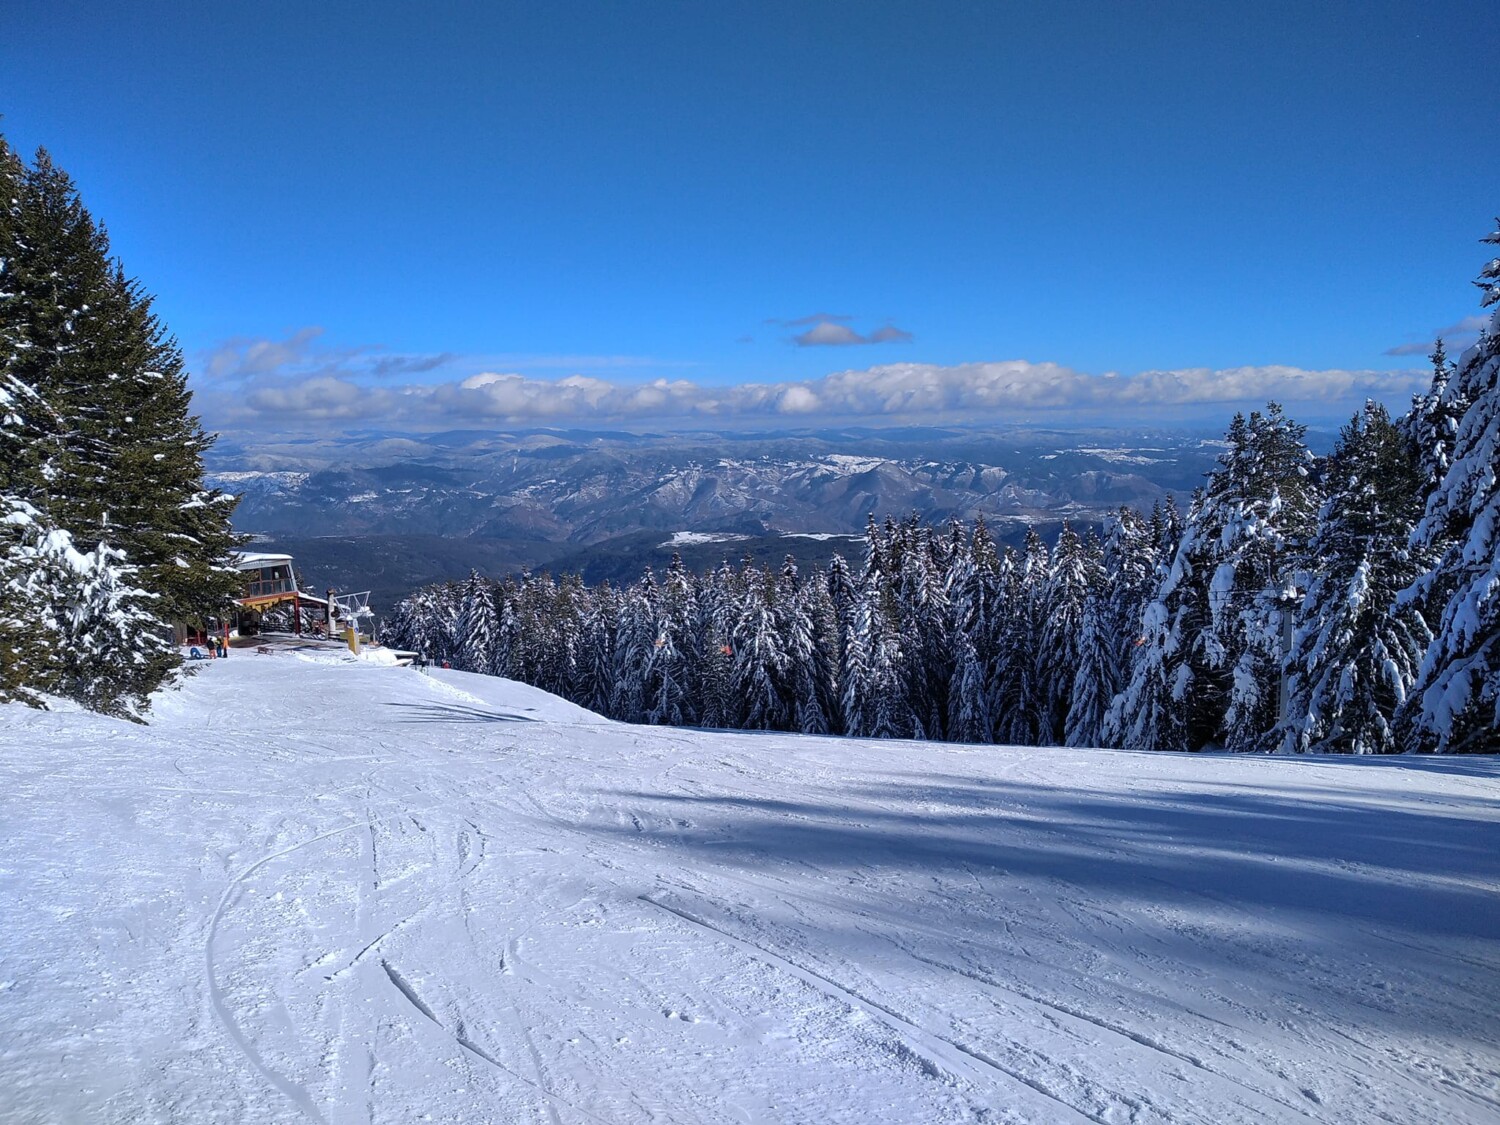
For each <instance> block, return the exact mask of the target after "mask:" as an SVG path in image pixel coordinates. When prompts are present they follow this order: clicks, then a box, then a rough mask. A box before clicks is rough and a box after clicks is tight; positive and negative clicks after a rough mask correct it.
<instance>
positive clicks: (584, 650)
mask: <svg viewBox="0 0 1500 1125" xmlns="http://www.w3.org/2000/svg"><path fill="white" fill-rule="evenodd" d="M619 623H620V597H619V592H618V591H617V590H616V589H615V588H614V587H613V586H611V585H610V584H609V583H608V582H606V583H604V585H602V586H601V587H600V588H599V589H597V590H595V591H594V592H593V597H592V598H591V599H590V603H589V607H588V610H587V612H586V613H585V614H584V618H583V625H582V629H581V632H582V636H581V640H580V646H579V647H580V651H579V667H580V677H579V684H580V687H579V694H578V695H577V696H575V697H574V698H575V699H576V700H577V702H579V703H581V704H582V705H583V706H585V707H587V708H588V709H589V710H591V711H596V712H598V713H599V714H601V715H609V714H610V713H611V712H610V706H611V704H612V702H613V698H614V677H615V668H616V657H615V641H616V634H617V632H618V630H619Z"/></svg>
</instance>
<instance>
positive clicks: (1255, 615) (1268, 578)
mask: <svg viewBox="0 0 1500 1125" xmlns="http://www.w3.org/2000/svg"><path fill="white" fill-rule="evenodd" d="M1304 432H1305V431H1304V428H1303V427H1301V426H1298V425H1296V424H1295V423H1293V422H1291V421H1290V420H1288V419H1287V418H1286V417H1285V416H1284V415H1283V414H1282V412H1281V408H1280V407H1279V406H1278V405H1277V404H1275V403H1271V404H1270V406H1269V407H1268V408H1267V411H1266V413H1265V414H1261V413H1259V412H1252V413H1251V415H1250V417H1249V418H1248V419H1246V418H1245V417H1244V416H1243V415H1239V414H1236V415H1235V417H1234V419H1233V421H1232V422H1231V423H1230V427H1229V432H1228V434H1227V438H1228V446H1229V448H1228V449H1227V450H1226V451H1225V453H1224V455H1223V456H1222V457H1221V458H1220V460H1219V466H1218V468H1216V469H1215V470H1214V472H1213V473H1211V474H1210V475H1209V479H1208V483H1207V485H1206V486H1205V487H1204V488H1203V489H1201V490H1200V491H1199V492H1198V493H1196V494H1195V496H1194V499H1193V505H1192V508H1191V509H1190V510H1189V513H1188V517H1187V520H1186V523H1185V525H1184V527H1183V529H1182V532H1181V536H1180V538H1179V540H1178V544H1177V549H1176V552H1175V555H1174V558H1173V560H1172V564H1171V566H1170V568H1168V569H1167V571H1166V573H1165V574H1164V576H1163V578H1162V580H1161V582H1160V583H1159V585H1158V587H1157V591H1156V596H1155V598H1154V600H1153V601H1152V603H1151V605H1149V606H1148V607H1147V609H1146V611H1145V613H1144V614H1143V618H1142V635H1141V638H1140V641H1139V645H1138V648H1137V652H1136V658H1135V660H1134V661H1133V664H1132V669H1131V680H1130V684H1129V686H1128V687H1127V689H1126V691H1125V692H1124V693H1122V695H1121V697H1120V698H1119V699H1117V700H1116V702H1115V704H1114V705H1113V706H1112V708H1111V718H1110V719H1109V720H1108V721H1107V723H1106V727H1107V728H1108V729H1109V730H1110V731H1116V730H1117V731H1119V732H1120V734H1121V735H1122V739H1121V741H1122V744H1123V745H1125V746H1127V747H1130V748H1133V749H1160V750H1196V749H1201V748H1203V747H1205V746H1228V747H1230V748H1231V749H1250V748H1252V747H1256V746H1259V745H1263V744H1264V742H1265V740H1266V739H1267V738H1268V736H1269V734H1270V732H1271V731H1272V730H1273V728H1274V727H1275V725H1276V722H1277V719H1278V714H1277V705H1278V702H1279V690H1280V673H1281V667H1282V661H1283V655H1284V654H1283V651H1282V649H1283V633H1284V627H1285V625H1286V624H1289V620H1290V614H1291V612H1292V609H1293V606H1294V605H1295V601H1296V597H1297V591H1296V588H1295V584H1294V577H1295V570H1296V567H1295V563H1296V561H1297V558H1298V557H1299V553H1300V548H1301V544H1302V543H1303V542H1304V541H1305V538H1306V536H1307V535H1308V534H1310V532H1311V530H1312V525H1313V523H1314V519H1315V513H1316V495H1315V493H1314V491H1313V488H1312V485H1311V482H1310V476H1309V463H1310V461H1311V455H1310V454H1309V453H1308V451H1307V447H1306V446H1305V445H1303V443H1302V436H1303V433H1304Z"/></svg>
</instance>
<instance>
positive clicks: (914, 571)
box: [895, 521, 954, 739]
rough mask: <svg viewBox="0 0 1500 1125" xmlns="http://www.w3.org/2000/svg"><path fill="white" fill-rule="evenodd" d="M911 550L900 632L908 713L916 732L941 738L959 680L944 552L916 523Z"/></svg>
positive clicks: (902, 584) (905, 562) (902, 586)
mask: <svg viewBox="0 0 1500 1125" xmlns="http://www.w3.org/2000/svg"><path fill="white" fill-rule="evenodd" d="M903 532H904V538H905V540H906V544H907V545H906V549H905V550H904V551H903V552H902V554H901V564H900V565H901V572H900V577H899V580H898V582H897V583H896V590H895V597H896V606H897V613H898V614H899V617H898V624H897V628H898V629H899V630H900V635H901V636H902V637H904V638H906V643H905V644H904V645H903V646H902V648H903V650H904V652H905V654H906V661H905V679H906V690H907V704H906V709H907V710H908V711H909V712H910V713H911V715H912V726H913V734H914V735H915V736H916V737H918V738H933V739H941V738H943V737H944V730H945V728H946V726H947V719H948V689H949V684H950V683H951V681H952V679H953V667H954V662H953V645H952V638H951V637H950V636H949V634H948V625H949V613H948V590H947V585H946V583H945V582H944V580H943V573H942V569H941V560H940V559H939V557H938V554H939V548H938V545H937V544H936V543H935V542H934V540H933V537H932V535H931V533H930V532H929V531H928V529H927V528H925V527H922V526H921V525H920V524H919V523H917V522H916V521H912V522H911V523H910V524H909V525H908V526H907V527H906V528H904V529H903Z"/></svg>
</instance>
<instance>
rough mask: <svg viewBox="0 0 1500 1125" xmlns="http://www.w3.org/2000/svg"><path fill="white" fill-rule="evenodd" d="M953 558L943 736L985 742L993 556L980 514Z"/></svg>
mask: <svg viewBox="0 0 1500 1125" xmlns="http://www.w3.org/2000/svg"><path fill="white" fill-rule="evenodd" d="M953 558H954V563H953V569H952V572H951V574H950V576H949V587H950V591H951V592H950V595H949V611H950V613H951V614H952V617H953V625H952V627H951V630H950V633H951V635H952V636H953V637H954V639H955V646H956V649H957V652H956V654H955V659H954V666H955V672H954V677H955V679H954V684H953V686H952V688H951V689H950V691H949V694H948V737H949V738H952V739H954V740H956V741H958V742H989V741H991V739H992V738H993V737H994V717H993V715H992V714H991V711H990V697H991V687H992V685H991V679H992V675H993V665H994V650H995V629H996V612H997V611H996V602H997V599H998V596H999V592H998V585H997V571H998V567H999V557H998V556H997V555H996V553H995V542H994V540H993V539H992V538H991V537H990V533H989V528H988V527H986V526H985V522H984V517H983V516H979V517H977V518H976V519H975V521H974V531H973V533H972V535H971V536H970V537H969V540H968V542H967V544H966V545H965V546H964V547H963V549H961V550H958V551H956V552H955V553H954V556H953Z"/></svg>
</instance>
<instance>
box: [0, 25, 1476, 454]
mask: <svg viewBox="0 0 1500 1125" xmlns="http://www.w3.org/2000/svg"><path fill="white" fill-rule="evenodd" d="M1497 54H1500V9H1497V8H1496V6H1495V5H1494V4H1493V3H1492V2H1489V0H1473V2H1468V3H1423V4H1413V3H1410V2H1399V3H1398V2H1383V0H1364V2H1361V3H1326V4H1306V3H1296V4H1281V3H1261V4H1254V5H1228V4H1220V3H1204V2H1197V3H1182V4H1178V3H1149V4H1119V3H1113V2H1099V3H1069V2H1051V3H1045V4H1044V3H1032V4H1016V3H1002V2H1000V0H991V2H984V3H923V4H915V3H910V4H892V3H868V2H867V3H818V2H812V0H807V2H802V3H789V4H776V3H763V4H726V3H713V2H702V3H635V4H620V3H604V2H600V3H581V4H580V3H570V2H567V0H551V2H546V3H492V4H450V3H431V4H423V5H415V4H395V3H391V4H378V3H367V4H341V3H318V4H306V3H297V4H280V3H260V4H255V5H233V6H231V5H226V4H219V3H172V2H166V0H163V2H159V3H152V4H144V5H126V4H118V3H108V4H106V3H88V2H81V3H72V4H58V3H56V2H55V0H46V2H39V0H9V2H8V3H7V4H5V5H4V6H3V8H0V113H3V115H4V119H3V121H0V130H3V131H4V132H5V134H6V135H7V137H8V138H9V139H10V141H11V143H12V144H13V145H14V146H15V147H17V148H19V149H21V150H23V151H27V150H30V149H31V148H33V147H35V146H36V145H39V144H44V145H46V146H47V147H49V148H50V149H51V150H52V151H53V153H54V155H55V157H56V158H57V159H58V161H59V162H60V163H61V164H62V165H63V166H64V167H65V168H67V169H68V170H69V171H70V172H72V174H73V175H74V176H75V178H76V179H77V180H78V182H79V184H80V187H81V189H82V191H83V193H84V198H85V201H86V203H87V204H88V205H89V207H90V208H91V210H92V211H93V212H94V213H95V214H96V215H97V216H99V217H100V218H102V219H103V220H104V221H105V222H106V224H107V225H108V227H109V229H110V232H111V235H112V238H113V240H114V246H115V249H116V251H117V252H118V253H119V254H120V255H121V257H122V258H123V259H124V261H125V264H126V266H127V268H128V269H129V270H130V271H131V272H132V273H135V274H137V275H138V276H140V277H141V278H142V280H143V281H144V282H145V284H146V286H147V288H148V289H149V290H151V291H153V292H155V293H156V294H157V295H158V300H159V309H160V312H161V314H162V316H163V317H164V319H165V320H166V322H167V323H168V324H169V326H170V327H171V328H172V330H173V331H175V332H176V333H177V335H178V336H179V337H180V339H181V341H182V343H183V345H184V347H185V348H186V350H187V351H188V353H189V355H190V357H191V358H192V361H193V366H194V369H195V373H196V375H197V376H198V377H199V386H200V387H201V388H202V390H203V398H202V402H203V404H204V409H205V411H206V413H207V414H208V419H209V421H210V422H211V423H214V424H246V425H248V424H251V423H253V422H256V421H261V422H267V421H271V422H275V423H276V424H289V423H294V422H304V423H307V424H309V425H315V426H318V425H330V426H332V425H337V424H340V423H349V424H353V423H355V422H361V423H370V422H382V421H391V422H397V421H401V420H402V419H403V418H404V419H405V420H407V421H412V422H413V423H414V424H416V423H419V422H420V423H421V424H433V425H435V424H446V423H447V422H448V421H450V420H451V419H453V418H471V419H473V418H477V419H481V420H485V421H493V422H495V424H502V423H508V422H514V421H517V420H531V421H546V422H567V421H572V420H577V419H589V418H603V417H606V416H612V417H627V418H628V417H637V418H646V417H649V416H652V412H653V411H655V412H656V413H658V414H660V415H662V416H665V417H672V416H684V415H686V416H692V417H695V418H698V419H701V418H703V417H706V416H715V417H726V418H727V417H729V416H731V415H736V416H737V415H739V414H744V413H750V414H764V413H767V412H769V413H779V414H784V415H789V416H792V417H796V418H810V417H815V416H820V415H824V414H841V413H842V414H853V415H863V414H879V415H889V416H903V417H905V416H908V415H912V416H924V415H925V416H931V417H942V418H944V419H946V420H952V419H953V418H954V417H962V416H967V415H969V414H972V413H973V412H975V411H980V412H990V413H997V414H999V415H1001V416H1015V417H1017V418H1018V419H1023V418H1030V417H1043V416H1045V417H1047V418H1048V419H1049V420H1052V421H1055V420H1057V418H1058V417H1059V416H1060V415H1065V414H1067V413H1069V412H1070V411H1075V410H1076V411H1079V412H1087V411H1090V410H1092V411H1096V412H1097V411H1104V412H1105V413H1106V414H1110V413H1112V412H1115V411H1126V412H1133V413H1139V412H1142V411H1144V412H1146V413H1147V414H1150V413H1151V412H1152V411H1153V410H1155V409H1157V408H1159V407H1173V408H1175V407H1181V406H1185V405H1191V404H1195V403H1196V404H1204V403H1208V404H1214V403H1218V402H1221V401H1230V400H1231V399H1234V396H1243V397H1244V398H1245V399H1246V400H1252V401H1253V400H1254V399H1255V398H1258V397H1262V392H1263V391H1265V392H1274V393H1279V394H1281V395H1283V396H1284V397H1288V398H1290V399H1292V400H1293V401H1296V398H1297V394H1299V393H1302V394H1304V395H1305V397H1306V399H1307V402H1308V407H1307V409H1308V410H1309V411H1323V412H1325V413H1332V414H1337V413H1339V412H1341V411H1345V410H1346V409H1352V407H1353V405H1354V404H1355V402H1357V400H1358V399H1359V398H1361V397H1363V396H1364V395H1365V394H1370V393H1374V394H1378V395H1384V396H1386V397H1389V398H1390V399H1391V400H1392V401H1393V402H1400V401H1403V400H1404V399H1405V397H1406V396H1407V395H1408V394H1409V391H1410V387H1411V386H1412V385H1414V384H1413V380H1414V379H1415V376H1412V375H1410V374H1407V375H1402V374H1401V373H1402V372H1408V373H1409V372H1411V371H1413V370H1419V369H1421V368H1422V367H1423V366H1424V365H1425V360H1424V358H1423V355H1422V354H1420V353H1422V352H1425V350H1426V345H1427V344H1428V343H1429V342H1430V340H1431V338H1432V335H1433V334H1434V333H1435V332H1438V331H1441V330H1445V329H1448V330H1451V331H1452V334H1453V336H1454V337H1455V342H1456V343H1459V344H1461V343H1462V342H1463V336H1464V333H1465V332H1468V334H1469V336H1470V337H1472V334H1473V332H1474V330H1475V329H1476V328H1477V325H1478V323H1479V322H1478V320H1477V314H1478V311H1479V310H1478V307H1477V302H1476V300H1475V291H1474V290H1473V289H1471V288H1470V287H1469V285H1468V280H1469V279H1470V278H1471V277H1473V276H1474V274H1475V273H1476V271H1477V269H1478V267H1479V265H1480V264H1481V263H1482V261H1483V260H1484V254H1483V251H1482V248H1481V247H1480V246H1479V245H1478V244H1477V240H1478V239H1479V238H1480V237H1481V236H1482V235H1484V234H1486V233H1488V231H1489V230H1491V229H1493V226H1492V222H1493V217H1494V215H1495V213H1496V211H1497V210H1500V196H1497V193H1496V185H1497V183H1500V175H1497V173H1500V149H1497V147H1496V146H1495V145H1494V143H1493V135H1494V113H1495V110H1494V106H1493V104H1492V103H1490V99H1489V94H1488V91H1489V90H1490V89H1491V88H1492V86H1493V65H1494V59H1495V58H1496V57H1497ZM1403 346H1406V347H1407V348H1408V350H1415V351H1416V352H1417V353H1418V354H1415V355H1411V354H1404V355H1403V354H1395V355H1392V354H1388V353H1389V352H1390V351H1391V350H1392V349H1396V350H1397V351H1399V350H1400V349H1402V347H1403ZM1007 364H1008V365H1009V366H1007ZM872 371H873V372H874V373H873V374H871V372H872ZM1267 371H1269V373H1267ZM1223 372H1232V373H1233V374H1229V375H1224V374H1221V373H1223ZM1107 373H1118V377H1117V378H1116V379H1114V380H1113V382H1110V381H1107V380H1105V379H1104V378H1103V377H1104V376H1105V375H1106V374H1107ZM1142 373H1145V374H1146V376H1148V377H1147V378H1144V379H1143V378H1141V374H1142ZM476 377H477V378H476ZM830 377H832V378H833V382H831V383H830V381H829V380H830ZM465 382H467V383H468V384H469V385H467V386H465ZM747 385H753V387H760V388H764V387H767V386H769V387H772V388H780V389H779V390H774V391H770V392H767V391H764V390H754V389H751V390H747V389H746V386H747ZM652 386H655V387H656V388H657V390H656V391H655V392H652V391H651V389H650V388H651V387H652ZM1125 387H1128V388H1129V393H1128V394H1127V393H1124V392H1123V391H1120V390H1118V388H1125ZM643 388H645V389H644V390H643ZM1164 388H1165V389H1164ZM1299 388H1300V390H1299ZM1163 396H1164V397H1163ZM705 404H708V405H707V406H705ZM658 408H659V409H658ZM1223 413H1225V414H1227V413H1228V408H1225V409H1224V411H1223Z"/></svg>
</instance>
